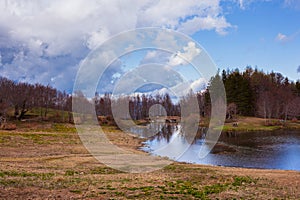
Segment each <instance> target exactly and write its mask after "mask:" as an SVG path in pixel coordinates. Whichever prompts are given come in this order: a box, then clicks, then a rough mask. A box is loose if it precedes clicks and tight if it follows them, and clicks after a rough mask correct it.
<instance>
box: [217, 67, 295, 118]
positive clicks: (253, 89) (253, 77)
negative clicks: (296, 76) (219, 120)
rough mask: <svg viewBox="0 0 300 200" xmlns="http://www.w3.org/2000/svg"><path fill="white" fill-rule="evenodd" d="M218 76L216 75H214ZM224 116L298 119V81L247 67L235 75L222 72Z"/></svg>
mask: <svg viewBox="0 0 300 200" xmlns="http://www.w3.org/2000/svg"><path fill="white" fill-rule="evenodd" d="M218 76H219V75H218ZM220 76H221V78H222V81H223V83H224V86H225V90H226V96H227V104H228V107H227V110H228V112H229V113H230V112H232V110H235V112H236V113H237V114H239V115H244V116H256V117H262V118H269V119H270V118H276V119H284V120H287V119H292V118H295V117H299V116H300V81H299V80H298V81H296V82H293V81H290V80H289V79H288V78H287V77H284V76H283V75H282V74H280V73H275V72H271V73H264V72H263V71H259V70H257V69H252V68H251V67H247V68H246V70H245V71H243V72H239V70H238V69H236V70H233V71H229V70H227V71H225V70H223V71H222V73H221V75H220Z"/></svg>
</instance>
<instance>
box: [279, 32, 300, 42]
mask: <svg viewBox="0 0 300 200" xmlns="http://www.w3.org/2000/svg"><path fill="white" fill-rule="evenodd" d="M299 34H300V31H297V32H295V33H293V34H291V35H285V34H283V33H278V34H277V36H276V38H275V40H276V41H278V42H290V41H293V40H294V39H295V38H296V37H298V36H299Z"/></svg>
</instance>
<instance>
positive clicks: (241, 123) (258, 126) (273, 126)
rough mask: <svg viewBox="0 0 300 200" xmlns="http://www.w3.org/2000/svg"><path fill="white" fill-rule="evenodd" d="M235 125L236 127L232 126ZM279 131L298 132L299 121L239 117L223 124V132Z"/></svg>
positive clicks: (299, 127) (299, 128)
mask: <svg viewBox="0 0 300 200" xmlns="http://www.w3.org/2000/svg"><path fill="white" fill-rule="evenodd" d="M234 123H237V126H234ZM280 129H297V130H300V121H299V120H298V121H291V120H288V121H286V122H285V121H281V120H279V119H270V120H266V119H262V118H256V117H243V116H240V117H238V118H237V119H236V120H234V121H231V122H227V123H226V122H225V124H224V127H223V131H224V132H226V131H236V132H248V131H274V130H280Z"/></svg>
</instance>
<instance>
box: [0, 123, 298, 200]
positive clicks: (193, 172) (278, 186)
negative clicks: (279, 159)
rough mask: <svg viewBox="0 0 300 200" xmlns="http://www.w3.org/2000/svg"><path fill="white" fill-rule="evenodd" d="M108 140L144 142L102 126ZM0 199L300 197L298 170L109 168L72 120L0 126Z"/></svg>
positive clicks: (130, 145)
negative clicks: (145, 170)
mask: <svg viewBox="0 0 300 200" xmlns="http://www.w3.org/2000/svg"><path fill="white" fill-rule="evenodd" d="M103 130H104V132H105V133H106V135H107V136H108V138H109V139H110V141H111V142H112V143H114V144H116V145H118V146H120V147H121V148H125V149H128V150H131V151H138V152H140V151H139V150H138V148H139V147H140V146H141V142H142V141H143V140H142V139H140V138H137V137H134V136H132V135H130V134H126V133H123V132H121V131H120V130H118V129H116V128H115V127H112V126H103ZM0 150H1V151H0V154H1V156H0V199H234V198H235V199H299V198H300V189H299V180H300V172H296V171H282V170H262V169H243V168H231V167H216V166H205V165H196V164H187V163H175V162H174V163H173V164H171V165H168V166H166V167H164V168H162V169H160V170H157V171H154V172H151V173H140V174H130V173H124V172H121V171H117V170H114V169H111V168H109V167H107V166H105V165H103V164H101V163H100V162H99V161H97V160H96V159H95V158H93V157H92V156H91V155H90V154H89V152H88V151H87V150H86V149H85V147H84V146H83V145H82V143H81V141H80V139H79V136H78V135H77V133H76V130H75V128H74V126H73V125H70V124H55V123H46V122H44V123H42V124H40V123H32V122H31V123H28V122H24V123H20V124H18V128H17V129H16V130H14V131H3V130H1V131H0Z"/></svg>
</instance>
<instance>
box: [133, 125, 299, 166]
mask: <svg viewBox="0 0 300 200" xmlns="http://www.w3.org/2000/svg"><path fill="white" fill-rule="evenodd" d="M156 126H157V128H158V129H157V130H158V131H157V134H156V135H155V136H152V137H150V138H149V139H148V140H147V141H146V142H145V146H144V147H143V150H145V151H147V152H150V153H151V154H154V155H160V156H167V157H169V158H171V159H174V160H176V161H183V162H190V163H199V164H210V165H221V166H234V167H247V168H268V169H288V170H299V171H300V132H299V131H287V130H286V131H272V132H249V133H235V134H233V133H232V134H227V133H224V134H222V135H221V137H220V138H219V141H218V143H217V145H216V146H215V148H214V149H213V150H212V153H209V154H208V155H207V156H206V157H204V158H199V156H198V153H199V151H200V149H201V147H202V148H205V146H204V139H205V133H206V131H207V130H206V129H199V130H198V132H197V134H196V135H195V137H194V138H193V139H191V136H190V135H189V134H186V133H185V132H184V131H183V130H184V129H183V128H182V127H181V125H180V124H177V125H172V124H166V125H158V124H157V125H156ZM131 131H133V132H134V130H131ZM140 135H141V136H142V135H143V134H142V133H140ZM182 152H184V153H182Z"/></svg>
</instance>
